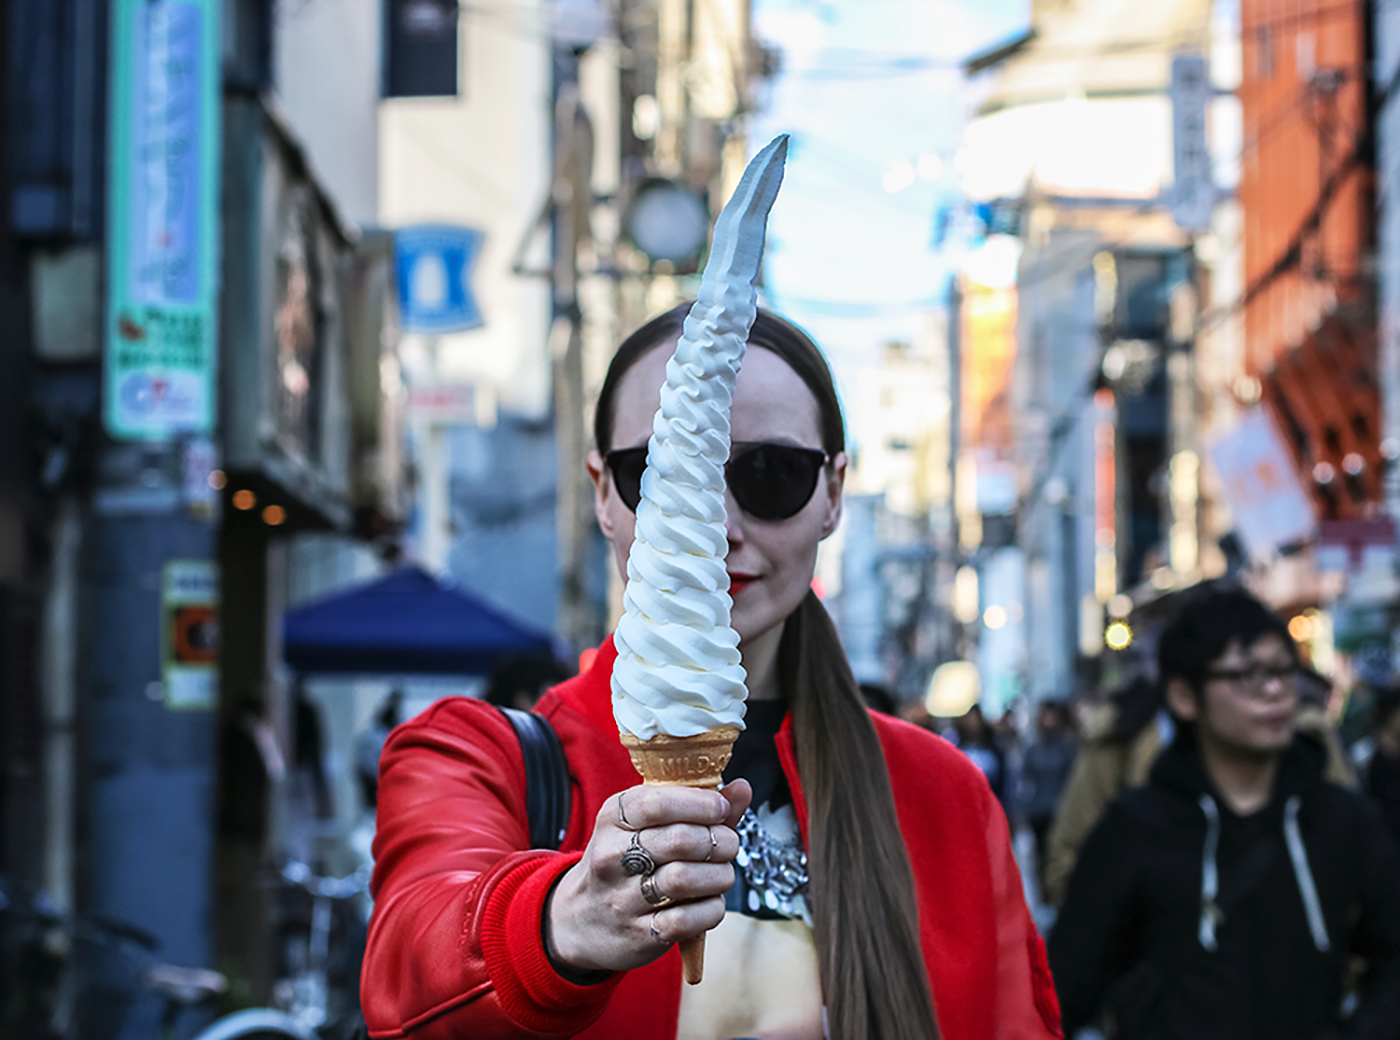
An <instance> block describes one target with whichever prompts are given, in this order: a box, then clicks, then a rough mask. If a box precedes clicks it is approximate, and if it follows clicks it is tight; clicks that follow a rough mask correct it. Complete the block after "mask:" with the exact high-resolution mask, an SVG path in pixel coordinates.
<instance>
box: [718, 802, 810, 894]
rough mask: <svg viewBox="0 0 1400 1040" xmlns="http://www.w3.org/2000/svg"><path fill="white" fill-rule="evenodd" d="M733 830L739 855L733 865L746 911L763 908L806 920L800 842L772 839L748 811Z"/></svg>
mask: <svg viewBox="0 0 1400 1040" xmlns="http://www.w3.org/2000/svg"><path fill="white" fill-rule="evenodd" d="M735 829H736V830H737V831H738V833H739V853H738V855H736V856H735V857H734V862H735V863H736V864H737V865H738V867H739V869H740V870H742V871H743V872H744V881H745V882H746V887H747V889H748V891H747V893H746V899H747V901H748V909H749V910H750V911H757V910H758V909H759V908H760V907H766V908H767V909H768V910H770V911H772V912H773V913H775V914H781V915H783V916H784V917H800V918H803V919H807V918H808V917H809V916H810V915H809V911H808V909H807V898H806V897H807V883H808V877H807V852H806V850H805V849H803V848H802V842H801V840H800V839H796V840H792V841H782V840H780V839H778V838H775V837H773V836H772V835H771V834H769V833H768V830H767V828H765V827H764V826H763V824H762V823H761V822H760V821H759V819H758V817H757V816H756V815H755V814H754V811H753V810H752V809H747V810H745V811H744V815H743V816H742V817H741V818H740V819H739V826H738V827H737V828H735Z"/></svg>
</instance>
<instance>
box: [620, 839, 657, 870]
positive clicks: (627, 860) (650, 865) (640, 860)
mask: <svg viewBox="0 0 1400 1040" xmlns="http://www.w3.org/2000/svg"><path fill="white" fill-rule="evenodd" d="M622 869H623V870H625V871H626V872H627V873H628V874H630V875H631V876H632V877H637V876H638V875H641V876H647V875H651V874H654V873H656V860H654V859H652V858H651V853H650V852H648V851H647V850H646V849H644V848H642V837H641V835H640V834H639V833H638V832H637V831H633V832H632V843H631V844H630V845H628V846H627V851H626V852H624V853H623V854H622Z"/></svg>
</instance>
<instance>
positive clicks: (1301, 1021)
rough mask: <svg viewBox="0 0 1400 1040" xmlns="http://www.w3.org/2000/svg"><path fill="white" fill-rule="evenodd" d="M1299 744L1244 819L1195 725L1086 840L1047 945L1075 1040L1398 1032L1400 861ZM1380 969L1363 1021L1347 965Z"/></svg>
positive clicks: (1365, 809)
mask: <svg viewBox="0 0 1400 1040" xmlns="http://www.w3.org/2000/svg"><path fill="white" fill-rule="evenodd" d="M1325 764H1326V756H1325V752H1324V751H1323V749H1322V747H1321V746H1320V745H1318V744H1316V743H1314V742H1312V741H1311V740H1309V739H1307V738H1303V737H1300V738H1298V739H1297V740H1296V741H1295V742H1294V744H1293V746H1292V747H1291V748H1290V749H1289V751H1288V752H1287V753H1286V754H1285V755H1284V758H1283V761H1282V762H1281V764H1280V768H1279V774H1278V780H1277V783H1276V785H1275V789H1274V796H1273V799H1272V800H1271V801H1270V803H1269V805H1268V806H1267V807H1266V808H1264V809H1262V810H1260V811H1259V812H1256V813H1253V814H1251V815H1249V816H1244V817H1241V816H1237V815H1235V814H1234V813H1233V812H1231V811H1230V809H1229V808H1228V807H1227V806H1226V804H1225V802H1224V801H1223V799H1221V797H1220V796H1219V794H1218V793H1217V792H1216V790H1215V788H1214V786H1213V785H1212V784H1211V782H1210V780H1209V779H1208V778H1207V776H1206V773H1205V771H1204V769H1203V768H1202V766H1201V763H1200V760H1199V758H1198V756H1197V754H1196V750H1195V747H1194V742H1193V741H1192V739H1191V735H1190V733H1189V732H1187V731H1182V732H1180V733H1179V734H1178V738H1177V740H1175V741H1174V742H1173V743H1172V745H1171V746H1170V747H1169V748H1168V749H1167V750H1166V751H1165V752H1164V753H1163V754H1162V756H1161V757H1160V758H1159V759H1158V761H1157V763H1156V765H1155V766H1154V767H1153V770H1152V776H1151V780H1150V782H1149V783H1148V784H1147V786H1145V787H1142V788H1138V789H1135V790H1131V791H1128V792H1127V793H1125V794H1124V795H1122V796H1121V797H1119V798H1118V799H1117V800H1116V801H1115V802H1114V803H1113V804H1112V805H1111V806H1110V807H1109V808H1108V811H1107V812H1106V813H1105V814H1104V817H1103V819H1102V820H1101V821H1100V822H1099V824H1098V826H1097V827H1095V829H1094V830H1093V832H1092V833H1091V834H1090V835H1089V838H1088V840H1087V841H1086V842H1085V844H1084V848H1083V851H1082V852H1081V854H1080V857H1079V862H1078V865H1077V866H1076V868H1075V871H1074V875H1073V876H1072V877H1071V879H1070V883H1069V891H1068V894H1067V896H1066V898H1065V903H1064V906H1063V908H1062V909H1061V911H1060V915H1059V919H1058V920H1057V922H1056V924H1055V928H1054V930H1053V932H1052V933H1051V936H1050V944H1049V945H1050V968H1051V971H1052V973H1053V974H1054V976H1055V986H1056V990H1057V991H1058V993H1059V997H1060V1006H1061V1009H1062V1011H1063V1015H1064V1024H1065V1035H1066V1036H1072V1035H1073V1034H1074V1031H1075V1030H1076V1029H1078V1028H1080V1027H1082V1026H1085V1025H1088V1024H1090V1023H1092V1022H1093V1021H1094V1020H1095V1019H1097V1017H1098V1016H1099V1014H1100V1012H1103V1011H1107V1012H1109V1016H1110V1018H1111V1019H1112V1020H1113V1021H1114V1022H1116V1029H1117V1035H1118V1036H1120V1037H1122V1038H1124V1040H1217V1038H1218V1040H1249V1038H1256V1040H1318V1038H1320V1037H1332V1036H1338V1037H1356V1038H1358V1040H1363V1038H1364V1040H1395V1038H1400V850H1397V849H1396V847H1395V846H1394V845H1393V843H1392V842H1391V840H1390V838H1389V836H1388V835H1387V834H1385V832H1384V830H1383V828H1382V827H1381V826H1380V823H1379V821H1378V820H1377V819H1376V817H1375V816H1374V814H1373V812H1372V810H1371V809H1370V808H1369V806H1367V805H1366V803H1365V802H1364V801H1363V800H1362V799H1361V798H1360V796H1358V795H1357V794H1355V793H1354V792H1351V791H1348V790H1346V789H1344V788H1341V787H1338V786H1336V785H1333V784H1330V783H1327V782H1326V781H1325V780H1324V779H1323V770H1324V767H1325ZM1353 954H1359V955H1361V956H1362V957H1365V958H1366V961H1367V963H1368V965H1369V971H1368V974H1367V976H1366V977H1365V978H1364V979H1363V981H1362V987H1361V995H1360V1000H1359V1003H1358V1004H1357V1005H1356V1008H1355V1011H1354V1013H1353V1014H1352V1015H1350V1016H1349V1018H1347V1019H1344V1018H1343V1017H1342V1014H1341V1008H1342V1004H1343V997H1344V981H1345V976H1346V972H1347V962H1348V960H1349V958H1350V956H1351V955H1353Z"/></svg>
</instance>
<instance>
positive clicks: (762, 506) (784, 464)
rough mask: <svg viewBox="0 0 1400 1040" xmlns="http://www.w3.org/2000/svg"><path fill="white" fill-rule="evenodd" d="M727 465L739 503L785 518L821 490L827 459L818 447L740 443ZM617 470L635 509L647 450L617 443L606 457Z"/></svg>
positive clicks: (621, 489) (767, 516)
mask: <svg viewBox="0 0 1400 1040" xmlns="http://www.w3.org/2000/svg"><path fill="white" fill-rule="evenodd" d="M734 449H735V451H734V454H733V455H732V456H731V457H730V459H729V461H728V462H727V463H725V466H724V479H725V482H726V483H727V484H728V485H729V490H730V491H732V492H734V501H735V502H738V503H739V508H740V509H742V510H743V511H744V512H746V513H748V514H749V516H751V517H753V518H755V519H756V520H786V519H788V518H789V517H792V516H796V515H797V514H798V513H800V512H802V509H803V507H804V506H806V505H807V503H808V502H810V501H811V500H812V492H813V491H815V490H816V489H817V478H818V477H819V476H821V471H822V467H823V466H825V465H826V463H827V454H826V452H824V451H821V450H820V449H818V448H798V447H794V446H792V445H790V444H736V445H734ZM603 461H604V462H605V463H606V464H607V467H608V469H610V470H612V476H613V485H614V486H615V487H616V488H617V494H618V497H619V498H621V499H622V504H623V505H625V506H626V507H627V508H628V509H630V510H632V512H634V513H635V512H636V511H637V504H638V503H639V502H641V500H642V473H643V472H645V470H646V468H647V449H646V446H645V445H643V446H642V447H640V448H616V449H614V450H612V451H610V452H608V453H607V455H605V456H603Z"/></svg>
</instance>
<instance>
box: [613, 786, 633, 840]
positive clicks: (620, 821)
mask: <svg viewBox="0 0 1400 1040" xmlns="http://www.w3.org/2000/svg"><path fill="white" fill-rule="evenodd" d="M626 793H627V792H625V791H620V792H618V795H617V825H618V826H619V827H621V828H622V829H623V830H625V831H634V832H635V831H636V829H637V828H636V827H633V826H632V825H631V824H630V823H628V822H627V814H626V813H625V812H623V811H622V796H623V795H624V794H626Z"/></svg>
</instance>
